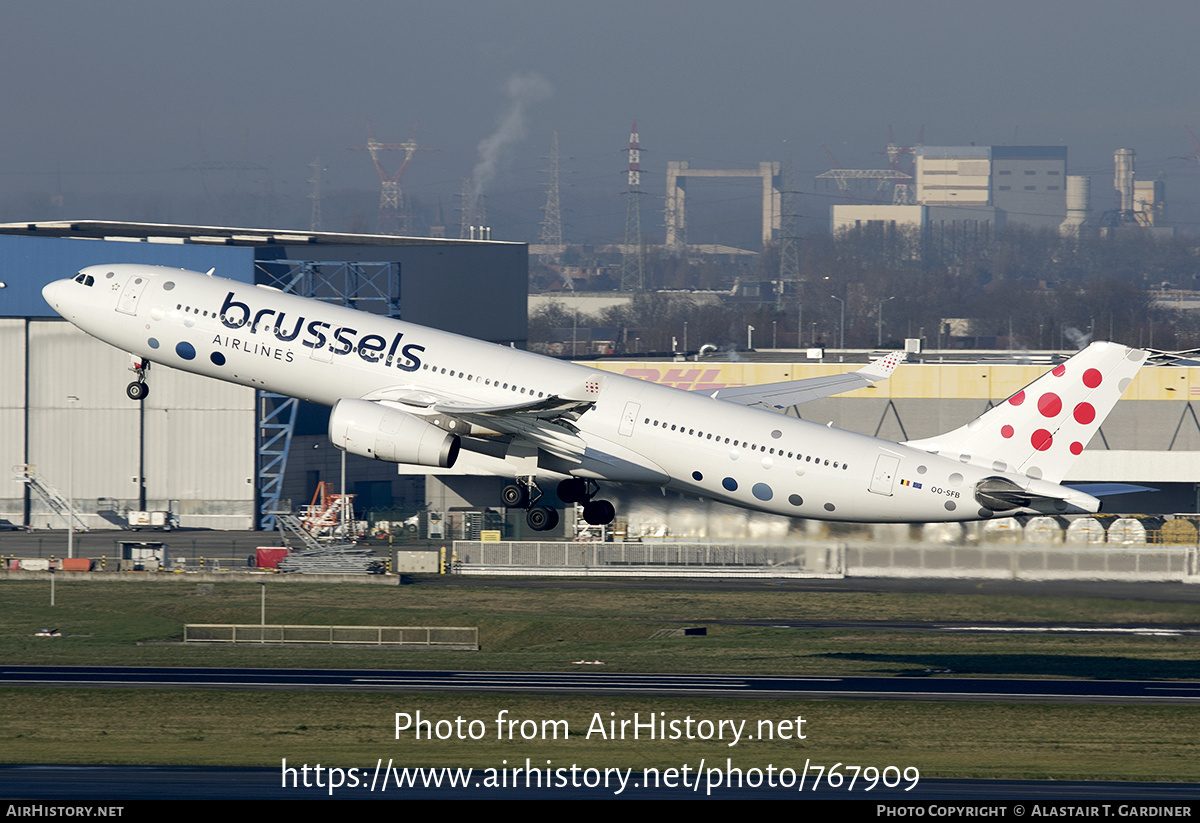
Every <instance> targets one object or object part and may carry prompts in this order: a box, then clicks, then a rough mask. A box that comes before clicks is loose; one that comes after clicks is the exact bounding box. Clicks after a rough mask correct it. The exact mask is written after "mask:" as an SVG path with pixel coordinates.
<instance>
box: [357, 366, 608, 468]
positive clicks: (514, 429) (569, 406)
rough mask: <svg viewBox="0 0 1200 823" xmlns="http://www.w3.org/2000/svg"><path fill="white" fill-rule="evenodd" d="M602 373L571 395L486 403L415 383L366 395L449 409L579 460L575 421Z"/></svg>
mask: <svg viewBox="0 0 1200 823" xmlns="http://www.w3.org/2000/svg"><path fill="white" fill-rule="evenodd" d="M602 382H603V381H602V379H599V380H598V379H596V378H590V379H589V380H587V381H585V382H584V383H583V384H581V385H580V386H578V387H576V388H575V389H573V390H571V391H569V392H564V394H568V395H571V396H570V397H564V396H562V395H550V396H549V397H539V398H537V399H532V398H531V399H528V400H522V401H519V402H515V403H507V404H502V405H492V404H489V405H483V404H480V403H475V402H472V401H470V400H469V399H465V398H454V397H445V396H440V395H437V394H433V393H430V392H427V391H424V390H422V389H418V388H413V387H397V388H392V389H383V390H380V391H376V392H372V393H371V394H368V395H366V396H364V397H363V398H362V399H364V400H375V401H382V402H384V403H387V404H392V405H395V406H397V407H400V408H403V407H404V406H409V407H414V408H416V409H422V410H424V411H422V412H421V415H422V416H427V417H428V416H431V413H433V414H432V416H434V417H436V415H437V413H441V414H445V415H449V416H451V417H453V418H455V419H458V420H462V421H463V422H466V423H469V424H470V425H472V426H475V427H478V428H479V429H483V430H484V431H490V432H493V433H499V434H507V435H513V436H516V437H521V438H524V439H526V440H528V441H530V442H531V443H533V444H534V445H536V446H537V447H538V448H540V449H544V450H545V451H547V452H549V453H551V454H553V455H555V456H557V457H560V458H562V459H564V460H569V461H572V462H579V461H580V460H581V459H582V457H583V454H584V452H585V451H586V450H587V445H586V444H585V443H584V441H583V438H581V437H580V436H579V434H578V429H577V428H576V427H575V421H577V420H578V419H579V418H580V416H581V415H582V414H583V413H584V412H586V411H587V410H588V409H590V408H592V406H594V405H595V404H596V400H595V398H596V397H598V396H599V393H600V385H601V383H602Z"/></svg>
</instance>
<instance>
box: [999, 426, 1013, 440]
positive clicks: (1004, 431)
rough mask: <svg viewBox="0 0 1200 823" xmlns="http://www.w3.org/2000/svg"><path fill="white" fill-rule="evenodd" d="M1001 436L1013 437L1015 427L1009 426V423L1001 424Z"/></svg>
mask: <svg viewBox="0 0 1200 823" xmlns="http://www.w3.org/2000/svg"><path fill="white" fill-rule="evenodd" d="M1000 436H1001V437H1005V438H1008V437H1012V436H1013V427H1012V426H1009V425H1007V424H1005V425H1003V426H1001V427H1000Z"/></svg>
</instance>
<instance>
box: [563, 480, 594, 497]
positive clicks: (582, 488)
mask: <svg viewBox="0 0 1200 823" xmlns="http://www.w3.org/2000/svg"><path fill="white" fill-rule="evenodd" d="M557 491H558V499H559V500H561V501H562V502H564V503H582V502H584V501H585V500H587V499H588V498H589V497H590V496H591V495H589V494H588V487H587V481H586V480H583V479H581V478H578V477H571V478H568V479H567V480H564V481H562V482H561V483H559V484H558V489H557Z"/></svg>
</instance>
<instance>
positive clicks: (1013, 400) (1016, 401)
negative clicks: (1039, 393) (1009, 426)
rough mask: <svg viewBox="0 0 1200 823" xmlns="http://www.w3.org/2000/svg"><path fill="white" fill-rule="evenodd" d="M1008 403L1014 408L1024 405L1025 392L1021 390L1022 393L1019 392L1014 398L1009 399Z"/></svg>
mask: <svg viewBox="0 0 1200 823" xmlns="http://www.w3.org/2000/svg"><path fill="white" fill-rule="evenodd" d="M1008 402H1009V403H1012V404H1013V405H1014V406H1019V405H1021V404H1022V403H1024V402H1025V390H1024V389H1021V391H1019V392H1017V393H1016V394H1014V395H1013V396H1012V397H1010V398H1008Z"/></svg>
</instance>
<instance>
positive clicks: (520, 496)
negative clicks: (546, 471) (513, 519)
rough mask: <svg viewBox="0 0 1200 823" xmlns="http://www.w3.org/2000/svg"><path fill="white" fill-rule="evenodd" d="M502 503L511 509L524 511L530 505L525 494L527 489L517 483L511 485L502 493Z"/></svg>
mask: <svg viewBox="0 0 1200 823" xmlns="http://www.w3.org/2000/svg"><path fill="white" fill-rule="evenodd" d="M493 488H495V487H494V486H493ZM500 502H502V503H503V504H504V505H505V506H507V507H508V508H510V509H523V508H525V507H526V506H528V505H529V497H528V495H526V494H525V489H523V488H521V487H520V486H518V485H517V484H516V483H509V484H508V485H507V486H505V487H504V489H503V490H502V491H501V492H500Z"/></svg>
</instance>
